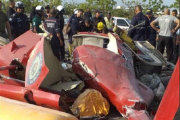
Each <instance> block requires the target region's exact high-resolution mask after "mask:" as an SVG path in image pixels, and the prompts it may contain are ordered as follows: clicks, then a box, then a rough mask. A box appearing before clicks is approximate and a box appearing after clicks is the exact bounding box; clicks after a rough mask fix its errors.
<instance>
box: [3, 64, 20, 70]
mask: <svg viewBox="0 0 180 120" xmlns="http://www.w3.org/2000/svg"><path fill="white" fill-rule="evenodd" d="M16 68H17V66H16V65H9V66H2V67H0V71H2V70H10V69H16Z"/></svg>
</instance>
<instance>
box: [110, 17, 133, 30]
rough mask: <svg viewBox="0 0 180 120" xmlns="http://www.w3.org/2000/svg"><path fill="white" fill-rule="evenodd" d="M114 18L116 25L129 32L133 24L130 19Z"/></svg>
mask: <svg viewBox="0 0 180 120" xmlns="http://www.w3.org/2000/svg"><path fill="white" fill-rule="evenodd" d="M113 18H114V24H115V25H117V26H118V27H120V28H121V29H125V30H128V29H129V27H130V24H131V20H129V19H128V18H123V17H113Z"/></svg>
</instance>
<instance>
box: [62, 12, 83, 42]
mask: <svg viewBox="0 0 180 120" xmlns="http://www.w3.org/2000/svg"><path fill="white" fill-rule="evenodd" d="M77 11H78V12H77V14H74V15H73V16H71V18H70V19H69V22H68V24H67V26H66V29H65V33H67V29H68V27H69V26H70V32H69V34H70V35H69V36H70V39H69V43H70V44H72V36H73V35H75V34H77V33H78V32H80V24H81V23H82V22H83V19H82V18H81V16H82V14H83V12H84V11H83V10H82V9H78V10H77Z"/></svg>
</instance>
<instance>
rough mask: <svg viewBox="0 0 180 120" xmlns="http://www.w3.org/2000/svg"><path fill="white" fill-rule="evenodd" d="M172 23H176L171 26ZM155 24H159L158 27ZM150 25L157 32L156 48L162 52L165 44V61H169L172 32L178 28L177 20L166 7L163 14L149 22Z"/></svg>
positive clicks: (171, 48) (171, 49)
mask: <svg viewBox="0 0 180 120" xmlns="http://www.w3.org/2000/svg"><path fill="white" fill-rule="evenodd" d="M174 23H176V24H177V25H176V26H175V27H174V28H173V24H174ZM156 24H159V27H160V29H159V28H157V27H156V26H155V25H156ZM151 27H152V28H153V29H154V30H156V31H157V32H158V33H159V39H158V45H157V49H158V50H159V51H160V52H161V54H163V53H164V48H165V46H166V53H167V61H169V62H171V59H172V54H173V34H174V33H175V32H176V31H177V29H178V28H179V20H178V19H177V18H176V17H174V16H171V15H170V10H169V9H168V8H167V9H165V11H164V15H163V16H161V17H158V18H157V19H155V20H154V21H153V22H152V23H151Z"/></svg>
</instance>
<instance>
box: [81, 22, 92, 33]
mask: <svg viewBox="0 0 180 120" xmlns="http://www.w3.org/2000/svg"><path fill="white" fill-rule="evenodd" d="M92 30H93V25H92V24H91V23H90V25H89V26H86V25H85V22H84V21H83V22H82V23H81V24H80V32H92Z"/></svg>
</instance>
